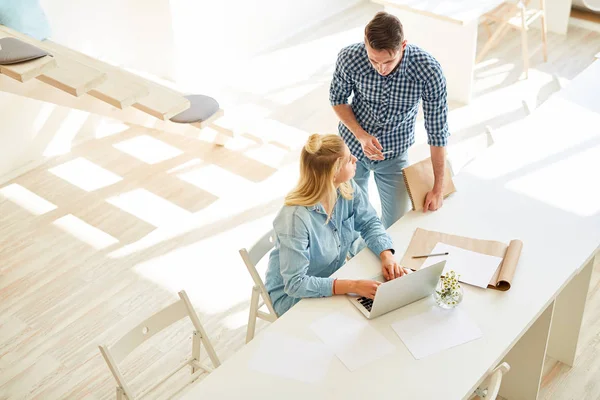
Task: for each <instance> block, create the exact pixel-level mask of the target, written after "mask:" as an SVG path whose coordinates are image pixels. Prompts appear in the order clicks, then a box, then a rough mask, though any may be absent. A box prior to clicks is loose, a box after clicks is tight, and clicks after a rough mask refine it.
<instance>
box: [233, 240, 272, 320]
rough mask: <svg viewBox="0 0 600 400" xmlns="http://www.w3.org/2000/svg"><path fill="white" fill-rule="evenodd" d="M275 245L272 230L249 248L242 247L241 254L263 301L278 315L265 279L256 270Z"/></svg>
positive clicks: (270, 310)
mask: <svg viewBox="0 0 600 400" xmlns="http://www.w3.org/2000/svg"><path fill="white" fill-rule="evenodd" d="M274 246H275V233H274V232H273V231H272V230H270V231H269V232H267V233H266V234H264V235H263V236H262V237H261V238H260V239H259V240H258V242H256V243H255V244H254V245H253V246H252V247H250V249H249V250H246V249H245V248H244V249H241V250H240V255H241V256H242V259H243V260H244V264H246V268H248V272H249V273H250V276H252V280H253V281H254V285H255V286H256V287H257V288H258V290H259V291H260V293H261V295H262V298H263V301H264V302H265V304H266V306H267V308H268V309H269V312H271V313H272V314H273V315H277V314H276V313H275V309H274V308H273V304H272V303H271V298H270V297H269V294H268V292H267V289H266V288H265V284H264V283H263V280H262V278H261V276H260V274H259V273H258V271H257V270H256V265H257V264H258V263H259V262H260V260H262V259H263V257H264V256H265V255H266V254H267V253H268V252H270V251H271V249H273V247H274Z"/></svg>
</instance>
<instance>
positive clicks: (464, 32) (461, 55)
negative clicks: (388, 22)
mask: <svg viewBox="0 0 600 400" xmlns="http://www.w3.org/2000/svg"><path fill="white" fill-rule="evenodd" d="M386 11H387V12H389V13H390V14H394V15H396V16H397V17H398V18H399V19H400V22H402V26H403V28H404V35H405V37H406V40H407V41H408V43H413V44H416V45H417V46H419V47H421V48H422V49H423V50H425V51H427V52H428V53H430V54H431V55H432V56H434V57H435V58H436V59H437V60H438V61H439V63H440V64H441V65H442V69H443V70H444V75H445V76H446V83H447V89H448V100H453V101H457V102H460V103H464V104H467V103H469V101H470V100H471V91H472V86H473V69H474V66H475V52H476V51H477V21H472V22H470V23H468V24H466V25H460V24H458V23H454V22H450V21H444V20H441V19H437V18H433V17H429V16H426V15H422V14H417V13H414V12H410V11H407V10H403V9H399V8H397V7H386Z"/></svg>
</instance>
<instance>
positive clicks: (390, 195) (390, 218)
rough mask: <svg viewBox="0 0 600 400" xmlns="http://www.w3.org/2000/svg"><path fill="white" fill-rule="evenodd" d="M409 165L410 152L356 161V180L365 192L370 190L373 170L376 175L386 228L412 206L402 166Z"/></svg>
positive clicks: (382, 218) (382, 217) (382, 216)
mask: <svg viewBox="0 0 600 400" xmlns="http://www.w3.org/2000/svg"><path fill="white" fill-rule="evenodd" d="M407 166H408V152H404V154H402V155H400V156H398V157H396V158H392V159H389V160H383V161H371V160H369V159H368V158H366V157H365V158H363V159H362V160H361V161H359V162H357V163H356V175H355V176H354V182H356V183H357V184H358V185H359V186H360V187H361V189H362V190H363V191H364V192H365V193H368V192H369V191H368V186H369V176H370V175H371V171H373V174H374V175H375V184H376V185H377V190H379V198H380V199H381V222H383V226H384V227H385V228H386V229H387V228H389V227H390V226H391V225H392V224H393V223H394V222H396V221H397V220H398V219H400V218H401V217H402V216H403V215H404V214H405V213H406V212H407V211H408V210H409V209H410V207H411V206H410V199H409V197H408V192H407V191H406V186H405V185H404V177H403V176H402V168H406V167H407Z"/></svg>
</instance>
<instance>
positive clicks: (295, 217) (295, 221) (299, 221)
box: [273, 206, 310, 234]
mask: <svg viewBox="0 0 600 400" xmlns="http://www.w3.org/2000/svg"><path fill="white" fill-rule="evenodd" d="M309 219H310V211H309V209H308V208H307V207H305V206H283V207H281V210H279V212H278V213H277V216H276V217H275V221H274V222H273V227H274V228H275V231H276V232H279V233H288V234H292V233H297V232H298V231H301V230H303V229H305V227H306V226H307V225H308V221H309Z"/></svg>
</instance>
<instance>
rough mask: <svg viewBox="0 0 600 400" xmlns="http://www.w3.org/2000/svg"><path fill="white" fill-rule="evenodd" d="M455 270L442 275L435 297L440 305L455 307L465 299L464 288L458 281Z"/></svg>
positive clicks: (447, 307)
mask: <svg viewBox="0 0 600 400" xmlns="http://www.w3.org/2000/svg"><path fill="white" fill-rule="evenodd" d="M459 277H460V276H459V275H456V272H454V271H448V272H447V273H446V275H445V276H442V277H440V281H439V283H438V286H437V288H436V289H435V292H434V293H433V298H434V299H435V302H436V303H437V305H438V306H440V307H442V308H446V309H449V308H454V307H456V306H457V305H458V304H459V303H460V302H461V301H462V299H463V290H462V288H461V287H460V284H459V283H458V278H459Z"/></svg>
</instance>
